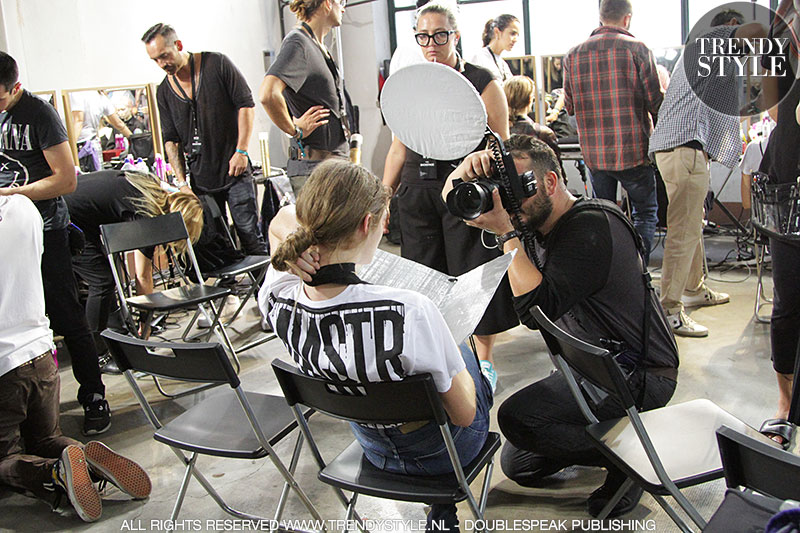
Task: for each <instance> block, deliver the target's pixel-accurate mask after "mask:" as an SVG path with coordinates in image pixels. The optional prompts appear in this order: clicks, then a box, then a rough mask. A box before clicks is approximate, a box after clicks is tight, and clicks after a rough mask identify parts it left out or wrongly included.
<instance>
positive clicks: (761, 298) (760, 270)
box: [753, 244, 772, 324]
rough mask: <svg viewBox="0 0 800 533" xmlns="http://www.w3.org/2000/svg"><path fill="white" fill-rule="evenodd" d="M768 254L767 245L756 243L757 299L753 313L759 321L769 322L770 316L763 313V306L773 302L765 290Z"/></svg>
mask: <svg viewBox="0 0 800 533" xmlns="http://www.w3.org/2000/svg"><path fill="white" fill-rule="evenodd" d="M766 255H767V246H766V245H763V244H762V245H759V244H756V273H757V279H758V281H757V283H756V301H755V308H754V310H753V315H754V317H755V319H756V320H757V321H758V322H761V323H762V324H769V322H770V318H769V317H767V316H764V315H762V314H761V308H762V307H764V306H765V305H769V304H771V303H772V298H767V296H766V295H765V291H764V258H765V257H766Z"/></svg>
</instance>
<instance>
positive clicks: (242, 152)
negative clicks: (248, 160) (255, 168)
mask: <svg viewBox="0 0 800 533" xmlns="http://www.w3.org/2000/svg"><path fill="white" fill-rule="evenodd" d="M236 153H237V154H242V155H246V156H247V157H250V154H248V153H247V150H241V149H239V148H237V149H236Z"/></svg>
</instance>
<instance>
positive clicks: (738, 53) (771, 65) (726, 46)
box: [683, 2, 798, 117]
mask: <svg viewBox="0 0 800 533" xmlns="http://www.w3.org/2000/svg"><path fill="white" fill-rule="evenodd" d="M796 24H797V22H796V21H794V20H784V18H783V17H781V16H780V15H779V14H778V13H776V12H774V11H772V10H770V9H768V8H766V7H764V6H761V5H758V4H755V3H751V2H731V3H727V4H722V5H720V6H718V7H716V8H714V9H712V10H711V11H709V12H708V13H706V14H705V15H704V16H703V17H702V18H700V20H698V21H697V23H696V24H695V25H694V27H693V28H692V31H691V32H690V33H689V37H688V38H687V40H686V43H685V47H684V54H683V69H684V72H685V74H686V78H687V80H688V81H689V84H690V85H691V87H692V90H693V91H694V94H695V95H696V96H697V97H698V98H700V99H701V100H702V101H703V103H705V104H706V105H708V106H709V107H711V108H712V109H715V110H716V111H719V112H720V113H724V114H726V115H731V116H739V117H746V116H751V115H757V114H759V113H761V112H763V111H766V110H768V109H769V108H771V107H773V106H775V105H777V104H778V103H779V102H778V99H777V94H778V93H779V91H778V90H777V87H779V85H780V84H783V83H793V82H794V81H795V77H796V76H797V74H798V68H797V67H798V61H797V58H798V39H797V33H796V32H795V31H793V26H794V25H796Z"/></svg>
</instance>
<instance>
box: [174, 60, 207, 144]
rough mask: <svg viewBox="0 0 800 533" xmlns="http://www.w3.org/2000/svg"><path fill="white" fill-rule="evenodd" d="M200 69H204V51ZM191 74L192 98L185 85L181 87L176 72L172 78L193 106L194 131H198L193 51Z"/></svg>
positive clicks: (190, 61)
mask: <svg viewBox="0 0 800 533" xmlns="http://www.w3.org/2000/svg"><path fill="white" fill-rule="evenodd" d="M200 70H201V71H202V70H203V53H202V52H200ZM189 76H190V77H191V79H192V97H191V98H189V95H188V94H186V91H184V90H183V87H181V84H180V82H178V77H177V76H176V75H175V74H173V75H172V80H173V81H174V82H175V86H176V87H178V90H179V91H180V93H181V95H183V97H184V98H186V99H187V100H189V105H191V106H192V131H193V132H197V87H196V86H195V81H194V55H193V54H192V53H191V52H189Z"/></svg>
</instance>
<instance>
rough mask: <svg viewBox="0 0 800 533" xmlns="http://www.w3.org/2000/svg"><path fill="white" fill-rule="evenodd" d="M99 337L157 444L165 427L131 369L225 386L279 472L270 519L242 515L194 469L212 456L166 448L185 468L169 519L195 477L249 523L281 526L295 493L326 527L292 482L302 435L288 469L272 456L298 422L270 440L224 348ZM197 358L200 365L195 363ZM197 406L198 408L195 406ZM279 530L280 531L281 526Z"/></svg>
mask: <svg viewBox="0 0 800 533" xmlns="http://www.w3.org/2000/svg"><path fill="white" fill-rule="evenodd" d="M102 336H103V337H104V338H105V339H106V341H107V342H108V345H109V349H110V351H111V355H112V357H113V358H114V360H115V362H116V363H117V364H118V365H119V368H120V370H122V371H123V374H124V375H125V379H126V380H127V381H128V385H130V387H131V390H132V391H133V393H134V396H135V397H136V399H137V401H138V402H139V405H140V406H141V407H142V411H143V412H144V414H145V417H146V418H147V420H148V422H150V425H151V426H152V427H153V429H154V431H155V433H154V435H153V437H154V438H155V439H156V440H159V438H158V436H159V431H160V430H162V429H164V428H165V425H164V424H162V423H161V421H160V420H159V419H158V417H157V416H156V414H155V411H154V410H153V408H152V406H151V405H150V403H149V402H148V401H147V398H146V397H145V395H144V392H143V391H142V389H141V388H140V387H139V384H138V383H137V382H136V378H135V377H134V375H133V372H134V371H138V372H145V373H149V374H152V375H161V376H164V377H168V378H170V379H177V380H185V381H207V382H210V383H214V385H215V386H218V385H224V384H228V385H229V386H230V387H231V389H232V391H233V393H234V394H235V395H236V398H237V400H238V404H239V405H240V406H241V408H242V410H243V412H244V414H245V416H246V417H247V421H248V423H249V426H250V429H251V430H252V432H253V434H254V435H255V436H256V438H257V440H258V443H259V445H260V446H261V449H262V450H263V451H264V452H265V455H267V456H269V458H270V459H271V461H272V463H273V464H274V465H275V467H276V469H277V470H278V471H279V472H280V474H281V476H282V477H283V479H284V487H283V490H282V492H281V497H280V499H279V501H278V505H277V508H276V511H275V515H274V516H273V517H272V518H271V519H269V518H265V517H261V516H257V515H254V514H251V513H247V512H244V511H240V510H237V509H235V508H233V507H230V506H229V505H228V504H227V503H226V502H225V500H224V499H223V498H222V497H221V496H220V495H219V493H218V492H217V491H216V490H215V489H214V487H213V486H212V485H211V484H210V483H209V481H208V480H207V479H206V478H205V476H204V475H203V474H202V473H201V472H200V471H199V470H198V468H197V466H196V463H197V458H198V455H207V454H208V455H211V454H210V453H207V454H203V453H202V452H198V451H197V450H196V449H195V446H199V445H193V443H189V442H187V443H184V446H183V448H178V447H175V446H171V445H169V444H167V445H169V446H170V449H171V450H172V451H173V453H175V455H176V457H178V459H179V460H180V461H181V463H183V465H184V466H185V471H184V475H183V479H182V481H181V485H180V488H179V490H178V496H177V499H176V501H175V505H174V506H173V509H172V513H171V515H170V520H172V521H175V520H176V519H177V517H178V514H179V513H180V510H181V507H182V505H183V501H184V498H185V496H186V491H187V489H188V486H189V482H190V480H191V478H192V477H194V478H195V479H196V480H197V481H198V482H199V483H200V485H201V486H202V487H203V488H204V489H205V490H206V492H207V493H208V494H209V496H211V498H212V499H213V500H214V501H215V502H216V503H217V505H219V507H220V508H221V509H222V510H223V511H225V512H226V513H228V514H230V515H232V516H235V517H237V518H240V519H248V520H272V521H274V522H275V523H280V519H281V517H282V514H283V511H284V508H285V504H286V500H287V498H288V494H289V491H294V492H295V494H296V495H297V496H298V497H299V498H300V500H301V502H302V503H303V505H304V506H305V507H306V509H307V510H308V511H309V513H310V514H311V516H312V517H313V518H314V520H316V521H317V522H318V523H324V522H323V521H322V518H321V516H320V514H319V512H318V511H317V509H316V507H315V506H314V504H313V503H312V502H311V500H310V499H309V498H308V496H307V495H306V493H305V491H304V490H303V489H302V487H300V485H299V484H298V483H297V481H296V479H295V478H294V472H295V469H296V468H297V463H298V459H299V456H300V451H301V448H302V444H303V438H304V437H303V433H298V435H297V439H296V441H295V446H294V450H293V452H292V458H291V461H290V464H289V466H288V467H287V466H286V465H285V464H284V463H283V461H281V459H280V458H279V457H278V456H277V454H276V453H275V451H274V449H273V448H272V445H271V442H272V443H273V444H275V443H277V442H278V441H280V440H282V439H283V438H284V437H285V436H288V434H289V433H291V431H293V430H294V428H295V427H296V423H294V422H293V423H292V424H291V426H290V427H288V428H282V429H281V431H280V432H279V433H278V434H277V435H275V434H273V436H272V437H270V438H268V437H267V435H266V433H265V431H264V429H263V427H262V424H261V421H259V419H258V417H257V416H256V413H255V411H254V409H253V407H252V405H251V403H250V401H249V400H248V394H250V395H253V394H254V393H245V391H244V390H243V389H242V386H241V382H240V380H239V377H238V375H237V373H236V371H235V370H234V369H233V366H232V365H231V362H230V359H229V358H228V356H227V354H226V353H225V350H224V349H223V348H222V346H221V345H220V344H218V343H188V344H187V343H176V342H161V341H149V340H143V339H138V338H135V337H132V336H128V335H122V334H120V333H117V332H114V331H111V330H108V329H107V330H105V331H104V332H103V333H102ZM156 350H161V351H167V352H171V356H166V357H165V356H163V355H160V354H157V353H155V351H156ZM189 358H191V359H192V361H191V365H190V366H191V369H186V368H185V367H184V369H182V370H178V369H177V368H178V366H177V365H180V364H181V361H179V360H180V359H189ZM170 360H171V361H170ZM198 360H199V361H200V362H199V363H198ZM145 361H147V362H145ZM258 396H260V397H267V398H270V399H277V398H278V397H276V396H272V395H266V394H259V395H258ZM201 407H202V406H196V408H201ZM190 410H191V409H190ZM311 413H312V411H310V410H308V411H306V412H304V413H302V415H301V416H302V417H303V420H304V421H305V417H306V416H310V414H311ZM169 424H170V422H168V423H167V425H166V427H168V426H169ZM161 442H164V441H161ZM183 450H187V451H190V452H191V453H190V455H189V456H188V457H187V456H186V455H185V454H184V451H183ZM213 455H217V456H220V455H221V456H223V457H225V455H222V454H219V453H214V454H213ZM228 457H232V456H228ZM280 529H282V530H283V528H280ZM323 531H324V530H323Z"/></svg>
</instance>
